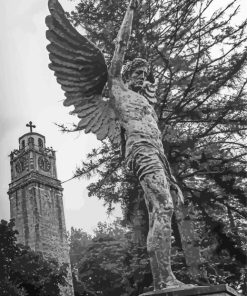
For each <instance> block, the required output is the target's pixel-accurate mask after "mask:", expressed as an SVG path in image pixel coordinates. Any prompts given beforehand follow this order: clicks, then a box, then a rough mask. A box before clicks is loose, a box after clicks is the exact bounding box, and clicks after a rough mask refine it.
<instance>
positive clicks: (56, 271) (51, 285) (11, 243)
mask: <svg viewBox="0 0 247 296" xmlns="http://www.w3.org/2000/svg"><path fill="white" fill-rule="evenodd" d="M17 234H18V232H17V231H16V230H14V221H13V220H10V222H7V221H5V220H1V224H0V250H1V252H0V291H1V295H3V296H4V295H6V296H7V295H8V296H9V295H11V296H12V295H13V296H24V295H25V296H29V295H30V296H31V295H37V296H39V295H40V296H48V295H49V296H58V295H60V288H59V287H60V286H65V285H66V276H67V271H66V269H67V265H66V264H63V265H62V266H59V264H58V262H57V261H56V260H55V259H52V258H49V259H45V258H44V257H43V255H42V254H41V253H38V252H34V251H32V250H30V249H29V248H28V247H25V246H23V245H20V244H17V238H16V235H17Z"/></svg>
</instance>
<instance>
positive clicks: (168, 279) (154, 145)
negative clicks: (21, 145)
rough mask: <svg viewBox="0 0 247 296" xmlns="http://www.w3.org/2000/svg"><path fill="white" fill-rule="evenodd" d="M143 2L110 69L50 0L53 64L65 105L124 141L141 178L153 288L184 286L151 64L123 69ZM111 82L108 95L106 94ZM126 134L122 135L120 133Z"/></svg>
mask: <svg viewBox="0 0 247 296" xmlns="http://www.w3.org/2000/svg"><path fill="white" fill-rule="evenodd" d="M138 5H139V3H138V0H131V1H130V3H129V5H128V8H127V11H126V14H125V17H124V20H123V22H122V25H121V28H120V30H119V33H118V36H117V38H116V43H115V51H114V55H113V58H112V61H111V65H110V67H109V69H107V65H106V62H105V59H104V56H103V54H102V52H101V51H100V50H99V49H98V48H97V47H96V46H95V45H94V44H93V43H92V42H90V41H89V40H88V39H87V38H85V37H84V36H82V35H81V34H80V33H78V32H77V31H76V29H75V28H74V27H73V26H72V25H71V24H70V22H69V21H68V19H67V18H66V16H65V12H64V10H63V8H62V7H61V5H60V4H59V2H58V0H49V10H50V14H51V15H49V16H47V18H46V24H47V26H48V30H47V39H48V40H49V41H50V44H49V45H48V46H47V49H48V51H49V52H50V55H49V56H50V60H51V64H50V65H49V68H50V69H51V70H53V71H54V72H55V76H56V77H57V82H58V83H59V84H61V86H62V89H63V90H64V91H65V97H66V99H65V101H64V105H65V106H71V105H73V106H74V110H73V111H72V113H74V114H77V115H78V117H79V118H80V121H79V123H78V129H79V130H81V129H84V130H85V132H86V133H88V132H92V133H94V134H96V136H97V138H98V139H99V140H103V139H105V138H107V137H108V138H109V140H110V141H112V142H113V143H117V142H118V141H122V143H124V145H125V158H126V163H127V165H128V167H129V168H131V169H132V170H133V171H134V172H135V174H136V175H137V176H138V178H139V181H140V184H141V186H142V189H143V190H144V193H145V201H146V205H147V209H148V213H149V233H148V237H147V249H148V253H149V256H150V263H151V270H152V275H153V286H154V290H160V289H164V288H168V287H180V286H183V285H184V284H183V283H182V282H180V281H178V280H177V279H176V277H175V276H174V274H173V272H172V269H171V262H170V257H171V255H170V254H171V218H172V214H173V208H174V205H173V200H172V197H171V196H172V194H171V193H172V190H173V193H174V192H176V195H177V196H179V198H178V200H180V201H181V202H182V193H181V191H180V189H179V187H178V185H177V183H176V181H175V179H174V177H173V176H172V174H171V171H170V169H169V165H168V163H167V160H166V157H165V154H164V149H163V146H162V141H161V133H160V131H159V129H158V126H157V117H156V114H155V111H154V109H153V106H152V105H153V104H154V103H155V97H154V94H155V87H154V86H153V85H152V84H151V83H150V82H148V81H147V76H148V74H149V64H148V62H147V61H146V60H144V59H141V58H136V59H134V60H133V61H132V62H130V63H128V64H127V66H126V67H125V68H124V70H123V71H122V66H123V62H124V56H125V51H126V49H127V46H128V41H129V37H130V34H131V29H132V19H133V14H134V11H135V10H136V9H137V8H138ZM106 85H107V88H108V90H109V98H105V97H104V96H103V95H102V92H103V90H104V88H105V86H106ZM121 135H122V136H121Z"/></svg>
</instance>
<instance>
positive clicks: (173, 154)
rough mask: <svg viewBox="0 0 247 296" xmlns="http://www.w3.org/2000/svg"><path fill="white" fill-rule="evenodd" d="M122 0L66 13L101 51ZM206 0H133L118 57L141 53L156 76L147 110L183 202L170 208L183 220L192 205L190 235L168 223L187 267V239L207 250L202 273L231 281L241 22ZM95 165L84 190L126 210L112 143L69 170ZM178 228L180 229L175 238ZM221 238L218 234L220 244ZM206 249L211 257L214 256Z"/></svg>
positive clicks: (127, 193)
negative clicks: (152, 111) (153, 100)
mask: <svg viewBox="0 0 247 296" xmlns="http://www.w3.org/2000/svg"><path fill="white" fill-rule="evenodd" d="M126 2H127V1H92V0H87V1H82V2H80V3H79V4H78V5H77V7H76V9H75V11H74V12H72V14H71V16H70V17H71V20H72V21H73V22H74V24H75V25H80V26H82V27H83V28H84V29H85V30H86V32H87V35H88V37H89V38H90V39H91V40H92V41H93V42H95V43H97V44H98V46H99V47H101V49H102V50H103V51H104V52H105V53H106V55H107V59H108V60H110V58H111V55H112V53H113V50H114V42H113V40H114V38H115V37H116V34H117V30H118V28H119V27H120V23H121V21H122V18H123V14H124V11H125V9H126V5H127V3H126ZM212 3H213V0H207V1H202V0H189V1H188V0H182V1H172V2H171V1H162V0H159V1H152V0H146V1H141V5H140V8H139V9H138V12H137V13H136V16H135V19H134V23H133V33H132V38H131V40H130V46H129V50H128V52H127V55H126V60H132V59H133V58H134V57H136V56H141V57H144V58H147V59H149V60H150V61H151V64H152V73H153V75H154V76H155V77H157V78H158V81H159V82H158V91H157V98H158V104H157V106H156V112H157V115H158V118H159V127H160V129H161V131H162V135H163V145H164V149H165V152H166V155H167V159H168V161H169V163H170V165H171V167H172V170H173V172H174V174H175V176H176V178H177V180H178V182H179V184H180V187H181V189H182V191H183V193H184V196H185V198H186V206H188V207H187V208H186V207H185V209H180V212H179V213H180V214H181V213H186V212H187V214H188V215H185V214H183V215H182V219H185V220H186V219H187V221H189V219H191V214H190V212H194V215H193V216H194V217H193V223H194V224H195V225H196V226H197V227H196V229H197V238H195V237H193V232H188V231H187V230H188V229H180V233H179V231H178V232H174V233H176V234H177V235H176V240H177V242H178V244H179V241H180V246H181V247H182V248H184V251H185V254H186V256H187V258H186V263H187V265H188V266H189V265H190V262H191V260H192V257H191V254H190V253H189V252H186V249H185V248H186V242H190V244H192V245H193V246H194V248H196V247H198V245H200V247H201V249H202V250H204V251H203V252H201V254H202V258H198V260H202V262H203V261H206V259H207V258H209V257H210V258H211V259H210V260H211V261H210V264H209V265H207V264H203V265H202V268H204V269H203V270H204V272H206V271H207V273H208V277H209V280H210V281H211V282H214V283H217V282H221V281H222V279H223V280H224V281H226V282H229V283H232V282H233V281H232V277H231V275H230V274H235V275H237V274H238V276H237V277H238V282H240V281H241V277H243V274H244V273H243V266H244V264H245V262H244V261H245V260H246V241H245V237H246V230H245V228H244V219H246V216H247V214H246V213H247V210H246V185H245V182H246V177H247V175H246V144H245V143H244V138H245V136H246V129H247V122H246V82H247V77H246V75H245V72H244V71H245V70H246V59H247V51H246V25H247V21H246V20H244V21H243V22H241V23H238V24H235V25H234V24H233V22H232V21H233V20H234V19H236V16H237V11H238V9H237V8H236V3H237V1H236V0H233V1H232V2H229V3H228V4H227V5H226V6H225V7H224V8H221V9H219V10H217V11H215V12H213V13H212V14H207V12H208V11H209V9H210V7H211V5H212ZM150 79H151V80H152V77H150ZM95 172H96V173H98V175H99V180H98V181H96V182H94V183H93V184H91V185H90V186H89V191H90V194H91V195H93V194H94V195H96V196H97V197H99V198H102V199H104V200H105V201H106V203H107V204H108V206H109V210H110V209H111V208H112V206H113V204H114V202H120V203H121V205H122V207H123V208H124V209H125V213H126V217H128V216H130V215H129V214H130V213H131V209H132V208H133V203H134V204H136V203H135V200H136V198H137V196H139V195H138V185H136V184H137V183H136V182H135V177H133V175H132V174H131V173H130V172H128V171H126V169H124V168H123V167H122V165H121V156H120V154H119V153H117V150H116V147H113V146H112V145H111V144H110V143H108V144H107V143H104V144H103V145H102V147H101V148H100V149H99V150H94V151H93V152H92V153H91V154H90V155H89V161H87V162H84V163H83V166H82V169H78V170H77V172H76V176H80V175H88V174H90V173H95ZM133 184H134V185H135V186H133ZM189 209H191V210H189ZM143 217H145V215H144V216H143ZM179 217H180V218H181V215H180V216H179ZM183 224H184V223H181V225H183ZM188 227H191V224H188ZM186 231H187V233H189V234H188V235H187V238H186V239H185V241H184V243H183V237H184V236H183V234H184V233H185V232H186ZM179 236H180V237H179ZM212 237H213V240H214V241H212ZM222 242H225V243H226V242H227V243H226V244H225V247H224V248H223V247H222V244H223V243H222ZM213 246H214V247H215V248H213ZM205 250H208V252H209V253H210V255H209V254H208V252H206V251H205ZM224 252H226V253H227V254H226V253H224ZM197 253H198V254H199V252H197ZM216 254H218V255H219V256H218V255H217V256H218V257H217V256H216ZM220 256H222V257H223V258H220ZM227 256H228V257H227ZM215 258H218V259H219V260H218V264H213V262H215ZM226 258H228V259H229V261H231V263H232V264H233V266H234V268H233V269H232V270H231V271H229V270H227V266H226V265H225V264H222V263H223V262H224V260H225V259H226ZM211 263H212V264H211ZM216 265H217V266H216ZM210 266H214V267H215V268H214V270H213V269H212V268H210ZM237 270H238V271H239V272H236V271H237ZM222 271H223V274H224V275H222ZM227 274H228V275H227ZM234 285H235V287H236V288H239V286H238V284H234Z"/></svg>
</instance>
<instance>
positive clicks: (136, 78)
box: [122, 58, 149, 92]
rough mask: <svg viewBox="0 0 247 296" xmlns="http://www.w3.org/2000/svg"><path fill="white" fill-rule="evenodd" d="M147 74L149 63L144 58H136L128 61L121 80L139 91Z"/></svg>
mask: <svg viewBox="0 0 247 296" xmlns="http://www.w3.org/2000/svg"><path fill="white" fill-rule="evenodd" d="M148 75H149V64H148V62H147V61H146V60H144V59H141V58H136V59H134V60H133V61H131V62H128V63H127V64H126V65H125V67H124V69H123V73H122V78H123V81H124V82H125V83H126V84H127V85H128V87H129V88H130V89H132V90H133V91H136V92H138V91H140V90H141V89H142V87H143V85H144V82H145V81H146V79H147V77H148Z"/></svg>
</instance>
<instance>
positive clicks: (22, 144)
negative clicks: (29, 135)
mask: <svg viewBox="0 0 247 296" xmlns="http://www.w3.org/2000/svg"><path fill="white" fill-rule="evenodd" d="M21 148H22V149H24V148H25V140H22V141H21Z"/></svg>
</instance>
